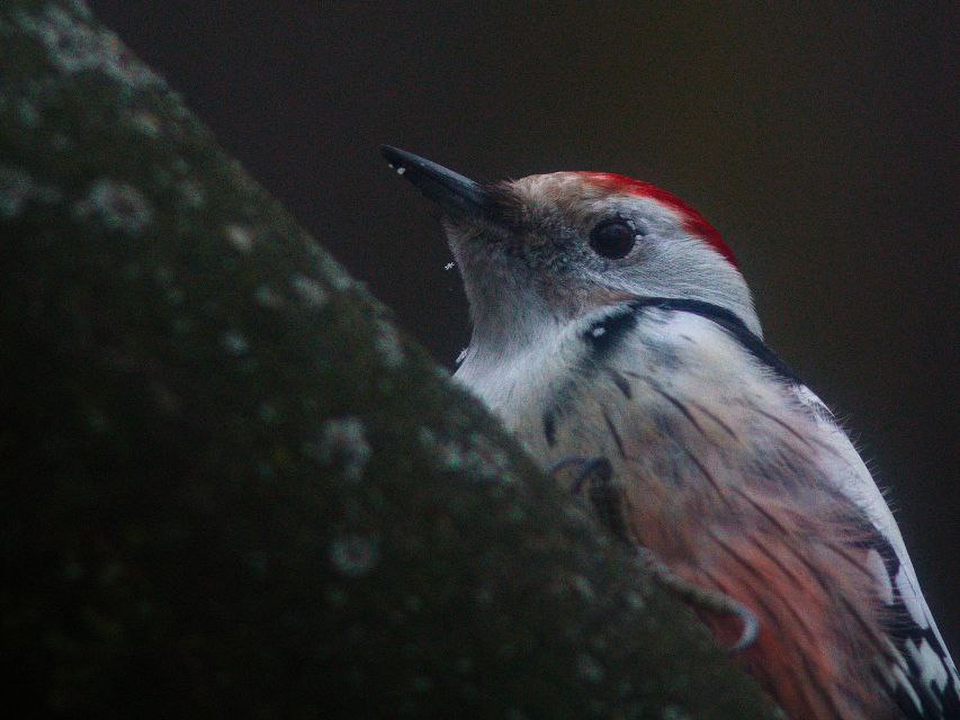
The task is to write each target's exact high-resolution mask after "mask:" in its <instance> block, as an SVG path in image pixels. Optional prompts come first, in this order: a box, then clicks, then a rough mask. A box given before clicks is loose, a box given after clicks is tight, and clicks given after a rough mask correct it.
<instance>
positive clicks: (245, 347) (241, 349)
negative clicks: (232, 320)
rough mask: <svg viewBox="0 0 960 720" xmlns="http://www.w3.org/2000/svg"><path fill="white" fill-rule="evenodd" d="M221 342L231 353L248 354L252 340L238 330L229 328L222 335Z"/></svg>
mask: <svg viewBox="0 0 960 720" xmlns="http://www.w3.org/2000/svg"><path fill="white" fill-rule="evenodd" d="M220 344H221V345H223V347H224V348H226V350H227V352H229V353H230V354H231V355H246V354H247V353H248V352H250V341H249V340H247V338H246V337H244V336H243V334H242V333H240V332H237V331H236V330H228V331H227V332H225V333H223V334H222V335H221V336H220Z"/></svg>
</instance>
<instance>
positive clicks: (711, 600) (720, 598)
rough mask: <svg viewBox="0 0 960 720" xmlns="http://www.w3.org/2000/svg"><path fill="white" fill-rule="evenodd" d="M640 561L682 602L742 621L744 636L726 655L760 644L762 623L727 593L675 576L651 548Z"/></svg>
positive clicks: (641, 552)
mask: <svg viewBox="0 0 960 720" xmlns="http://www.w3.org/2000/svg"><path fill="white" fill-rule="evenodd" d="M637 558H638V560H639V561H640V564H641V565H642V566H643V567H644V569H645V570H647V571H648V572H650V573H651V574H652V575H653V577H654V579H655V580H656V581H657V582H658V583H659V584H660V585H661V586H662V587H665V588H666V589H668V590H670V591H671V592H673V593H675V594H676V595H678V596H680V598H681V599H683V600H685V601H686V602H689V603H691V604H693V605H697V606H699V607H702V608H705V609H706V610H709V611H712V612H716V613H720V614H723V615H733V616H735V617H736V618H738V619H739V620H740V625H741V631H740V637H739V638H738V639H737V642H735V643H734V644H733V645H731V646H730V647H728V648H727V649H726V652H728V653H730V654H731V655H732V654H735V653H738V652H742V651H743V650H746V649H747V648H749V647H751V646H752V645H753V644H754V643H755V642H756V641H757V636H758V635H759V634H760V620H759V619H758V618H757V616H756V614H755V613H754V612H753V611H752V610H751V609H750V608H748V607H747V606H746V605H744V604H743V603H741V602H739V601H738V600H735V599H734V598H732V597H730V596H729V595H727V594H725V593H722V592H718V591H716V590H710V589H708V588H703V587H700V586H699V585H696V584H694V583H692V582H690V581H689V580H685V579H684V578H682V577H680V576H679V575H676V574H674V573H673V572H671V571H670V569H669V568H668V567H667V566H666V565H664V564H663V563H662V562H660V561H659V560H658V559H657V558H656V556H655V555H654V554H653V552H652V551H650V550H649V549H648V548H644V547H641V548H638V549H637Z"/></svg>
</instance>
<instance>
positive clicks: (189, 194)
mask: <svg viewBox="0 0 960 720" xmlns="http://www.w3.org/2000/svg"><path fill="white" fill-rule="evenodd" d="M177 192H178V193H179V194H180V198H181V200H183V204H184V205H186V206H187V207H189V208H191V209H193V210H197V209H198V208H201V207H203V204H204V202H206V200H207V194H206V192H205V191H204V189H203V185H201V184H200V183H199V181H197V180H194V179H193V178H187V179H186V180H181V181H180V182H179V183H177Z"/></svg>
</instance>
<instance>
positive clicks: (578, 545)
mask: <svg viewBox="0 0 960 720" xmlns="http://www.w3.org/2000/svg"><path fill="white" fill-rule="evenodd" d="M373 161H375V159H374V158H373V157H371V162H373ZM0 273H2V276H3V277H2V282H0V333H2V335H0V337H2V345H0V397H2V398H3V402H4V407H5V410H6V417H5V421H4V424H3V427H2V430H0V451H2V452H0V457H2V467H3V508H4V512H3V520H2V522H0V527H2V536H3V553H4V582H3V587H2V589H0V596H2V599H3V602H2V609H0V611H2V634H3V647H4V654H5V657H6V658H7V659H8V661H9V663H8V670H7V671H6V672H7V674H8V681H11V682H10V684H8V687H10V686H13V687H16V688H17V690H16V691H15V695H14V697H12V698H10V699H9V702H10V704H12V705H14V706H16V705H17V700H22V701H24V702H26V703H27V705H26V707H31V708H35V709H36V711H37V713H44V714H60V715H63V716H115V715H124V716H133V715H137V714H139V715H143V714H146V715H149V716H155V715H165V716H205V717H206V716H219V715H228V714H231V715H241V716H249V717H277V716H280V717H334V716H342V717H377V716H394V715H397V716H402V715H407V716H413V717H470V716H482V717H504V718H523V717H529V718H535V717H558V718H562V717H591V716H592V717H611V718H617V717H623V718H632V717H636V718H648V717H649V718H668V717H674V718H681V717H691V718H754V717H756V718H761V717H771V713H770V710H769V707H768V706H767V705H766V704H765V702H764V701H763V700H762V698H761V695H760V694H759V692H758V691H757V689H756V688H755V686H754V685H753V683H752V682H751V681H750V680H748V679H747V678H745V677H744V676H743V675H742V674H741V673H740V672H739V671H738V670H736V669H735V668H734V667H733V666H732V664H731V663H729V661H728V660H727V659H726V658H724V657H723V656H722V654H721V653H720V652H719V651H718V650H717V649H716V648H715V647H714V645H713V643H712V641H711V640H710V639H709V638H708V637H707V635H706V634H705V633H704V632H703V630H702V629H701V628H700V627H699V626H698V625H697V623H696V622H694V621H692V616H691V614H690V613H689V612H688V611H687V610H685V609H684V608H682V607H681V606H679V605H678V604H677V603H676V601H674V600H673V599H671V598H666V597H663V596H661V594H660V593H659V592H658V591H656V589H655V588H651V587H649V586H648V585H647V584H646V583H645V581H644V578H643V577H642V576H641V575H639V574H638V572H637V571H636V569H635V568H633V566H632V565H631V562H630V559H629V558H628V557H626V555H625V553H623V552H622V551H620V550H619V549H618V548H616V547H614V546H613V545H612V544H611V543H610V542H609V541H608V540H607V539H606V536H605V535H604V534H603V532H602V531H600V530H598V528H597V526H596V525H595V524H594V523H593V521H592V520H591V519H590V517H589V515H588V513H587V512H586V511H585V509H584V508H583V507H582V506H581V505H580V504H579V503H578V502H577V501H576V500H575V499H574V498H570V497H566V496H564V495H563V494H562V493H561V492H560V491H559V490H558V489H557V488H556V487H554V486H553V485H552V484H551V483H550V481H549V479H547V478H545V477H543V476H542V475H541V474H540V473H539V472H538V471H537V470H536V469H535V467H534V465H533V464H532V462H531V461H530V460H529V459H528V458H526V457H525V456H524V455H523V453H522V452H521V450H520V449H519V448H518V447H517V446H516V445H515V444H514V443H513V442H512V441H511V439H510V438H508V437H507V436H506V435H505V433H504V432H503V431H502V430H501V428H500V427H499V425H498V424H497V423H496V422H495V421H494V420H493V419H492V418H491V417H490V416H489V415H488V414H487V413H486V412H485V411H484V410H483V408H482V407H480V406H479V405H478V403H477V402H476V401H474V400H473V399H472V398H470V397H469V396H468V395H467V394H466V393H464V392H463V391H461V390H459V389H458V388H457V387H456V386H455V385H453V384H452V383H451V382H450V380H449V379H448V378H447V377H446V376H445V374H444V373H443V372H442V371H440V370H438V369H437V368H436V366H435V365H434V364H433V363H432V361H431V360H430V358H429V357H427V356H426V354H425V353H424V352H423V351H422V350H421V349H420V348H419V347H418V346H417V345H416V344H415V343H414V342H412V341H411V340H410V339H409V338H408V337H407V336H405V335H404V334H403V333H401V332H398V331H397V329H396V328H395V327H394V324H393V322H392V320H391V317H390V313H389V312H388V311H387V310H386V309H385V308H383V307H382V306H381V305H379V304H378V303H377V302H376V301H375V300H374V299H373V298H371V297H370V295H369V294H368V293H367V292H366V291H365V290H364V288H363V287H362V286H361V285H360V284H358V283H357V282H355V281H354V280H352V279H351V278H350V277H349V276H348V275H347V274H346V273H345V272H344V270H343V269H342V268H341V267H340V266H339V265H338V264H337V263H336V262H335V261H334V260H332V259H331V258H330V257H329V255H327V253H326V252H325V251H324V250H323V249H322V248H321V247H320V246H319V245H318V244H317V242H316V241H314V240H313V239H312V238H311V237H309V236H308V235H307V234H306V233H305V232H304V231H303V230H302V229H301V228H300V227H299V226H298V225H297V224H296V223H295V222H294V221H293V220H292V218H290V217H289V215H288V214H287V213H285V212H284V211H283V209H282V208H280V207H279V206H278V204H277V203H276V202H275V201H274V200H272V199H271V198H270V197H269V195H268V194H267V193H266V192H264V191H263V189H261V188H260V187H259V186H258V185H257V184H256V183H254V182H253V181H252V180H251V179H250V178H249V177H248V176H247V175H246V174H245V173H244V171H243V170H242V168H240V166H239V165H238V164H237V163H236V162H235V161H233V160H231V159H230V158H229V157H227V156H226V155H225V154H224V153H223V151H222V150H220V149H219V148H218V147H217V145H216V144H215V142H214V140H213V138H212V137H211V135H210V133H209V132H208V131H207V130H206V129H205V128H204V127H203V126H202V125H201V124H200V123H199V122H198V121H197V120H196V119H195V118H194V117H193V116H192V115H191V114H190V113H189V112H188V111H187V110H185V109H184V107H183V105H182V103H181V101H180V99H179V98H178V96H177V95H176V94H175V93H174V92H172V91H171V90H170V89H169V88H167V87H166V85H165V83H164V81H163V80H162V79H161V78H160V77H159V76H158V75H157V74H155V73H154V72H152V71H151V70H149V69H148V68H146V67H145V66H144V65H142V64H141V63H140V62H139V61H137V60H136V59H135V58H134V57H133V56H132V55H131V54H130V53H129V52H128V51H127V50H126V49H125V48H124V46H123V45H122V43H121V42H120V41H119V40H118V39H117V38H116V37H115V36H114V35H113V34H112V33H110V32H109V31H108V30H106V29H105V28H103V27H102V26H101V25H100V24H98V23H97V21H96V20H95V19H93V18H92V17H91V14H90V13H89V11H88V9H87V8H86V7H85V5H83V3H82V2H79V1H77V0H73V1H67V0H62V1H59V2H54V1H51V2H33V1H28V0H8V1H7V2H5V3H4V4H3V5H0Z"/></svg>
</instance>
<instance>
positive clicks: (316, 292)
mask: <svg viewBox="0 0 960 720" xmlns="http://www.w3.org/2000/svg"><path fill="white" fill-rule="evenodd" d="M290 287H291V289H292V290H293V292H294V293H296V295H297V297H298V298H300V300H301V301H302V302H303V303H304V304H305V305H307V306H309V307H312V308H319V307H322V306H323V304H324V303H326V302H327V291H326V290H324V289H323V286H322V285H321V284H320V283H318V282H317V281H316V280H314V279H313V278H309V277H307V276H306V275H301V274H300V273H295V274H294V275H293V276H292V277H291V278H290Z"/></svg>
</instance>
